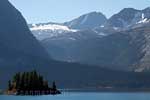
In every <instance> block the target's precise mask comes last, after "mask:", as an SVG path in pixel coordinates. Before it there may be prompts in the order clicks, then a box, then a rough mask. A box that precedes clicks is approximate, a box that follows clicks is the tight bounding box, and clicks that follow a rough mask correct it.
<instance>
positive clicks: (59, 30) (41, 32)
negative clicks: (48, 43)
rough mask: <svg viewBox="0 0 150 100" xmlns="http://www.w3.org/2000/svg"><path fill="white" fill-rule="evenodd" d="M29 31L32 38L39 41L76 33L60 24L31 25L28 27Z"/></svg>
mask: <svg viewBox="0 0 150 100" xmlns="http://www.w3.org/2000/svg"><path fill="white" fill-rule="evenodd" d="M29 26H30V30H31V31H32V33H33V34H34V36H35V37H36V38H37V39H39V40H43V39H46V38H51V37H56V36H59V35H62V34H65V33H69V32H77V31H78V30H75V29H70V28H69V27H67V26H64V25H61V24H53V23H49V24H32V25H29Z"/></svg>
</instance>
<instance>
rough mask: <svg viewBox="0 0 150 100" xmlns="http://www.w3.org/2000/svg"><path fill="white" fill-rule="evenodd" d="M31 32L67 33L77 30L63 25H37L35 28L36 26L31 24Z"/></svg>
mask: <svg viewBox="0 0 150 100" xmlns="http://www.w3.org/2000/svg"><path fill="white" fill-rule="evenodd" d="M32 26H33V27H32V28H30V29H31V31H37V30H52V31H55V30H63V31H68V32H77V30H74V29H69V28H68V27H67V26H63V25H56V24H48V25H39V26H37V25H36V24H32Z"/></svg>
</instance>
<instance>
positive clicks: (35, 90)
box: [8, 70, 60, 95]
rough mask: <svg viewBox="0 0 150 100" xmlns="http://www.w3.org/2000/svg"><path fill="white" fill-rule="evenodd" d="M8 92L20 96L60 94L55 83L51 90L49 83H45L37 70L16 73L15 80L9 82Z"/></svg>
mask: <svg viewBox="0 0 150 100" xmlns="http://www.w3.org/2000/svg"><path fill="white" fill-rule="evenodd" d="M8 91H15V92H16V93H17V94H18V95H42V94H60V91H58V90H57V87H56V84H55V82H53V86H52V88H50V87H49V85H48V81H45V80H44V78H43V76H41V75H40V74H38V73H37V72H36V71H35V70H34V71H31V72H23V73H16V74H15V75H14V77H13V80H12V81H11V80H10V81H9V82H8Z"/></svg>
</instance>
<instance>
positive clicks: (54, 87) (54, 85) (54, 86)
mask: <svg viewBox="0 0 150 100" xmlns="http://www.w3.org/2000/svg"><path fill="white" fill-rule="evenodd" d="M52 89H53V90H56V84H55V81H54V82H53V86H52Z"/></svg>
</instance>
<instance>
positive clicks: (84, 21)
mask: <svg viewBox="0 0 150 100" xmlns="http://www.w3.org/2000/svg"><path fill="white" fill-rule="evenodd" d="M106 21H107V18H106V17H105V15H103V14H102V13H100V12H91V13H88V14H84V15H82V16H80V17H78V18H76V19H74V20H72V21H69V22H65V23H64V25H66V26H68V27H70V28H72V29H79V30H85V29H92V28H95V27H98V26H102V25H104V23H105V22H106Z"/></svg>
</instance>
